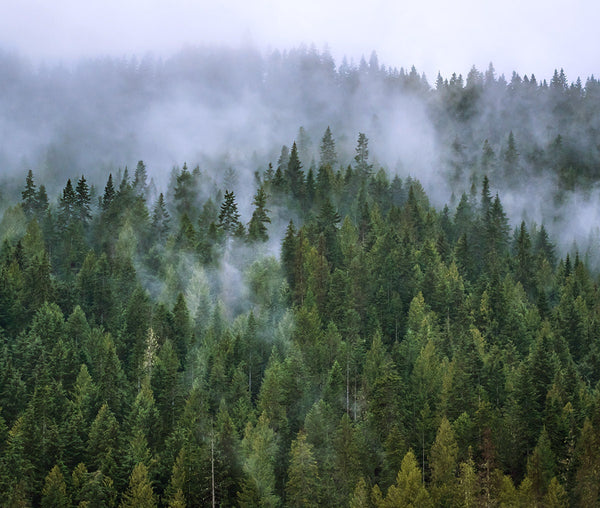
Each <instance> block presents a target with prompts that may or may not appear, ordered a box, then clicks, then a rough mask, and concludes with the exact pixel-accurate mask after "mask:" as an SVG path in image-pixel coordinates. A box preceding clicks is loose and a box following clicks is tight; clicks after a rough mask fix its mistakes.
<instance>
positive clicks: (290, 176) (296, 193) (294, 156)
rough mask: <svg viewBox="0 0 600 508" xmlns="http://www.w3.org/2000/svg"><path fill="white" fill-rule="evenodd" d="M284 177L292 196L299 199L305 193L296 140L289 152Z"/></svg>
mask: <svg viewBox="0 0 600 508" xmlns="http://www.w3.org/2000/svg"><path fill="white" fill-rule="evenodd" d="M285 179H286V182H287V187H288V188H289V190H290V192H291V194H292V196H293V197H294V198H295V199H298V200H301V199H302V198H303V197H304V193H305V188H304V187H305V182H304V171H302V164H301V163H300V158H299V157H298V148H297V147H296V142H294V144H293V145H292V151H291V152H290V160H289V162H288V165H287V170H286V172H285Z"/></svg>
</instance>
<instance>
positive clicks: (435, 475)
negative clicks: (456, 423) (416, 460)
mask: <svg viewBox="0 0 600 508" xmlns="http://www.w3.org/2000/svg"><path fill="white" fill-rule="evenodd" d="M457 456H458V446H457V444H456V439H455V437H454V431H453V430H452V427H451V426H450V422H449V421H448V419H447V418H446V417H444V418H442V422H441V423H440V426H439V428H438V431H437V436H436V438H435V442H434V443H433V446H432V447H431V454H430V460H429V465H430V467H431V485H432V498H433V499H434V500H435V503H436V505H437V506H450V505H452V504H453V498H454V495H455V491H456V476H455V474H456V466H457Z"/></svg>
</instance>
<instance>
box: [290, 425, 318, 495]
mask: <svg viewBox="0 0 600 508" xmlns="http://www.w3.org/2000/svg"><path fill="white" fill-rule="evenodd" d="M318 485H319V476H318V471H317V462H316V461H315V458H314V456H313V452H312V445H311V444H310V443H307V442H306V434H305V433H304V432H302V431H300V433H299V434H298V437H297V439H295V440H294V441H293V442H292V451H291V453H290V466H289V469H288V481H287V484H286V487H285V490H286V494H287V497H286V500H287V503H288V504H289V506H297V507H302V506H319V498H318Z"/></svg>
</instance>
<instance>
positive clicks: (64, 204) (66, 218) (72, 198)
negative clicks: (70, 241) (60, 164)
mask: <svg viewBox="0 0 600 508" xmlns="http://www.w3.org/2000/svg"><path fill="white" fill-rule="evenodd" d="M76 217H77V195H76V194H75V191H74V190H73V185H72V184H71V180H70V179H69V180H67V185H66V186H65V188H64V189H63V192H62V196H61V198H60V204H59V214H58V220H59V223H60V226H61V228H62V229H63V230H64V229H66V228H67V226H69V225H70V224H71V222H73V220H75V218H76Z"/></svg>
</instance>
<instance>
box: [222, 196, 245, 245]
mask: <svg viewBox="0 0 600 508" xmlns="http://www.w3.org/2000/svg"><path fill="white" fill-rule="evenodd" d="M218 226H219V227H220V228H221V230H223V231H224V232H225V234H226V235H228V236H234V235H236V234H237V233H238V232H239V229H240V227H242V223H241V222H240V214H239V212H238V209H237V203H236V201H235V195H234V193H233V191H225V198H224V200H223V203H222V204H221V210H220V212H219V224H218Z"/></svg>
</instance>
